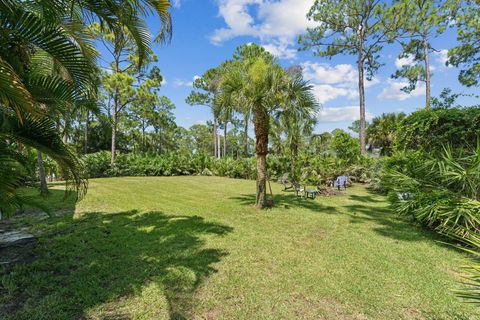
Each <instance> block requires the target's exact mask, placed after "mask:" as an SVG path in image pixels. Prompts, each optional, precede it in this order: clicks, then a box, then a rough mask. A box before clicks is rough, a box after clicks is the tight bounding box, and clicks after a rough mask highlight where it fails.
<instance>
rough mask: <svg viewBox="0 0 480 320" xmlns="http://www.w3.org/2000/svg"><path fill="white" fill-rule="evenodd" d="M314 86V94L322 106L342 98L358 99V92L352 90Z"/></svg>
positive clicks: (322, 85) (324, 85) (326, 85)
mask: <svg viewBox="0 0 480 320" xmlns="http://www.w3.org/2000/svg"><path fill="white" fill-rule="evenodd" d="M312 86H313V93H314V94H315V96H316V97H317V100H318V102H319V103H322V104H323V103H325V102H328V101H330V100H335V99H337V98H340V97H347V98H349V99H355V98H356V97H357V91H355V89H352V88H343V87H338V86H332V85H329V84H313V85H312Z"/></svg>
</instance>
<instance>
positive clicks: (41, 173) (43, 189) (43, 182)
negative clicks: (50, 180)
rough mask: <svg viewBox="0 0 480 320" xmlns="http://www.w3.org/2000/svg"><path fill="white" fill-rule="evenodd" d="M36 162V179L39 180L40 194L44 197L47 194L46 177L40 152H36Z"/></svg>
mask: <svg viewBox="0 0 480 320" xmlns="http://www.w3.org/2000/svg"><path fill="white" fill-rule="evenodd" d="M37 161H38V177H39V179H40V194H41V195H42V196H45V195H47V194H48V185H47V176H46V175H45V163H44V162H43V155H42V152H41V151H39V150H37Z"/></svg>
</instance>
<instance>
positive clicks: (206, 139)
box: [189, 124, 215, 155]
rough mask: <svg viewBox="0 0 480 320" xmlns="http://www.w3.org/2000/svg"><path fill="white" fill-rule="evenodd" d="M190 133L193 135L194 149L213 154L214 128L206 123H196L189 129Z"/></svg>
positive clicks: (199, 152)
mask: <svg viewBox="0 0 480 320" xmlns="http://www.w3.org/2000/svg"><path fill="white" fill-rule="evenodd" d="M189 132H190V135H191V136H192V137H193V140H194V141H195V143H194V146H195V147H194V149H193V150H192V151H194V152H195V153H196V154H204V155H207V154H211V152H212V151H211V150H212V147H213V145H212V144H213V143H215V142H213V141H212V139H211V137H212V130H210V128H209V127H208V126H206V125H204V124H194V125H193V126H191V127H190V129H189Z"/></svg>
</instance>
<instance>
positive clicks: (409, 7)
mask: <svg viewBox="0 0 480 320" xmlns="http://www.w3.org/2000/svg"><path fill="white" fill-rule="evenodd" d="M449 2H450V1H449V0H413V1H412V0H400V1H397V2H396V3H395V5H393V6H392V7H391V8H390V10H389V14H390V15H391V19H393V20H396V19H398V18H397V17H402V19H401V20H400V21H401V23H400V28H399V29H398V30H397V32H398V33H397V39H399V40H400V43H401V45H402V53H401V54H400V56H399V57H400V58H410V59H412V61H413V62H412V64H408V65H404V66H402V68H401V69H400V70H397V71H396V72H395V74H393V76H392V77H393V78H396V79H398V78H405V79H407V80H408V86H406V87H404V88H402V90H403V91H405V92H406V93H410V92H412V91H413V90H415V88H416V86H417V82H418V81H422V82H424V83H425V108H426V109H428V108H430V87H431V84H430V83H431V76H432V73H431V67H430V54H431V53H432V52H435V51H436V50H435V48H433V47H432V40H433V39H434V38H436V37H437V36H438V35H440V34H441V33H443V32H444V31H445V29H446V27H447V24H448V22H449V17H448V15H447V14H446V12H448V10H447V7H448V5H449ZM405 39H407V41H405ZM417 62H419V63H422V65H421V64H417Z"/></svg>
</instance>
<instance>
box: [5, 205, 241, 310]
mask: <svg viewBox="0 0 480 320" xmlns="http://www.w3.org/2000/svg"><path fill="white" fill-rule="evenodd" d="M55 219H56V221H50V222H49V223H48V226H49V227H46V230H45V231H46V233H45V234H44V236H43V237H42V238H41V244H40V246H39V248H38V250H37V259H36V261H35V262H33V263H32V264H28V265H23V266H17V267H16V268H15V269H14V270H13V271H12V272H11V273H9V274H4V275H3V276H4V279H8V286H6V287H3V288H2V287H1V286H0V291H4V292H6V293H7V295H6V296H5V299H0V314H6V315H7V314H8V316H7V319H8V318H9V317H11V318H15V319H37V318H45V319H47V318H48V319H83V318H86V317H87V315H86V312H87V311H90V310H91V309H92V308H95V307H101V306H103V305H104V304H107V305H109V304H112V307H111V311H110V313H109V314H108V315H107V316H101V318H102V319H105V318H108V319H127V318H128V315H125V314H122V313H121V311H119V310H118V309H119V308H117V307H116V303H118V301H121V299H123V298H125V297H128V296H132V295H138V294H141V292H142V289H143V288H145V286H148V285H151V284H154V285H156V286H157V287H158V288H161V290H162V291H163V293H164V296H165V299H166V301H167V303H168V308H169V310H168V313H169V315H170V319H188V318H190V312H191V311H192V307H193V305H194V301H193V299H194V298H193V296H194V293H195V291H196V289H197V288H198V286H199V285H200V284H201V283H202V281H203V280H204V279H205V278H206V277H208V276H209V275H211V274H212V273H214V272H216V269H215V268H214V267H213V266H212V264H214V263H216V262H219V261H220V260H221V259H222V257H224V256H226V255H227V252H226V251H223V250H218V249H211V248H206V247H205V245H206V243H205V240H204V237H205V236H207V237H210V236H223V235H226V234H228V233H230V232H232V231H233V229H232V228H231V227H229V226H225V225H221V224H217V223H213V222H207V221H205V220H204V219H203V218H202V217H199V216H178V215H166V214H164V213H162V212H146V213H139V212H137V211H129V212H122V213H116V214H107V213H100V212H98V213H87V214H84V215H82V216H81V217H80V218H78V219H71V217H60V218H55ZM70 219H71V220H70ZM48 228H50V229H48ZM47 235H48V236H47ZM0 275H1V274H0ZM2 289H3V290H2ZM7 300H8V301H10V303H9V306H8V310H5V305H6V304H5V301H7ZM12 301H13V302H14V303H13V304H12ZM2 304H3V306H2ZM2 309H3V310H2Z"/></svg>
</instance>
